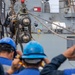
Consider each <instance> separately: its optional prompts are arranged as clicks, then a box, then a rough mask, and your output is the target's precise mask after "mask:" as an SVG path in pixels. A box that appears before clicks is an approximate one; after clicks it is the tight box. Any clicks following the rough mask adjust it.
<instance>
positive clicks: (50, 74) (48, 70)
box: [41, 45, 75, 75]
mask: <svg viewBox="0 0 75 75" xmlns="http://www.w3.org/2000/svg"><path fill="white" fill-rule="evenodd" d="M66 59H70V60H73V59H74V60H75V45H74V46H72V47H70V48H68V49H67V50H66V51H65V52H64V53H62V54H60V55H58V56H56V57H54V58H53V59H52V61H51V62H50V63H49V64H47V65H46V66H45V67H44V68H43V70H42V71H41V75H75V68H74V69H64V70H58V68H59V67H60V65H61V64H62V63H63V62H64V61H65V60H66Z"/></svg>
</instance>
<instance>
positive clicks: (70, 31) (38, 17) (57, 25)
mask: <svg viewBox="0 0 75 75" xmlns="http://www.w3.org/2000/svg"><path fill="white" fill-rule="evenodd" d="M34 16H35V17H38V18H39V19H42V20H43V21H47V22H48V23H51V24H54V25H56V26H58V27H60V28H63V29H65V30H67V31H69V32H71V33H75V32H73V31H71V30H69V29H68V27H67V28H64V27H62V26H59V25H58V24H55V23H53V22H52V21H48V20H46V19H43V18H41V17H39V16H36V15H34Z"/></svg>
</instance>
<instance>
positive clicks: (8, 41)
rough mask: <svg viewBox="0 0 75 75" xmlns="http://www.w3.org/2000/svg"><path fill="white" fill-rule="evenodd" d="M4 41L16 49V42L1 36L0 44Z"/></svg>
mask: <svg viewBox="0 0 75 75" xmlns="http://www.w3.org/2000/svg"><path fill="white" fill-rule="evenodd" d="M4 43H5V44H9V45H10V46H12V47H13V48H14V50H16V44H15V42H14V41H13V40H12V39H11V38H9V37H5V38H2V39H1V40H0V44H4Z"/></svg>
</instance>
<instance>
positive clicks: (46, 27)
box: [29, 13, 75, 40]
mask: <svg viewBox="0 0 75 75" xmlns="http://www.w3.org/2000/svg"><path fill="white" fill-rule="evenodd" d="M29 14H30V15H32V16H33V17H34V18H35V19H36V20H37V21H39V22H40V23H41V24H42V25H43V26H44V27H46V28H47V29H48V30H50V31H51V32H52V33H53V34H55V35H57V36H59V37H61V38H63V39H66V40H75V39H72V38H66V37H63V36H61V35H60V34H58V33H56V32H55V31H53V30H52V29H50V28H48V27H47V26H46V25H45V24H44V23H42V22H41V21H40V20H39V19H38V18H37V17H36V16H35V15H33V14H31V13H29Z"/></svg>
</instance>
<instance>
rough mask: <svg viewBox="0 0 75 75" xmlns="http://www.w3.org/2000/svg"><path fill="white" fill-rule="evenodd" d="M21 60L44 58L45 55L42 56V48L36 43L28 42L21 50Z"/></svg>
mask: <svg viewBox="0 0 75 75" xmlns="http://www.w3.org/2000/svg"><path fill="white" fill-rule="evenodd" d="M22 58H28V59H32V58H33V59H35V58H40V59H42V58H46V55H45V54H44V49H43V47H42V46H41V45H40V44H39V43H38V42H36V41H30V42H28V43H27V44H26V45H25V47H24V49H23V55H22Z"/></svg>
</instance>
